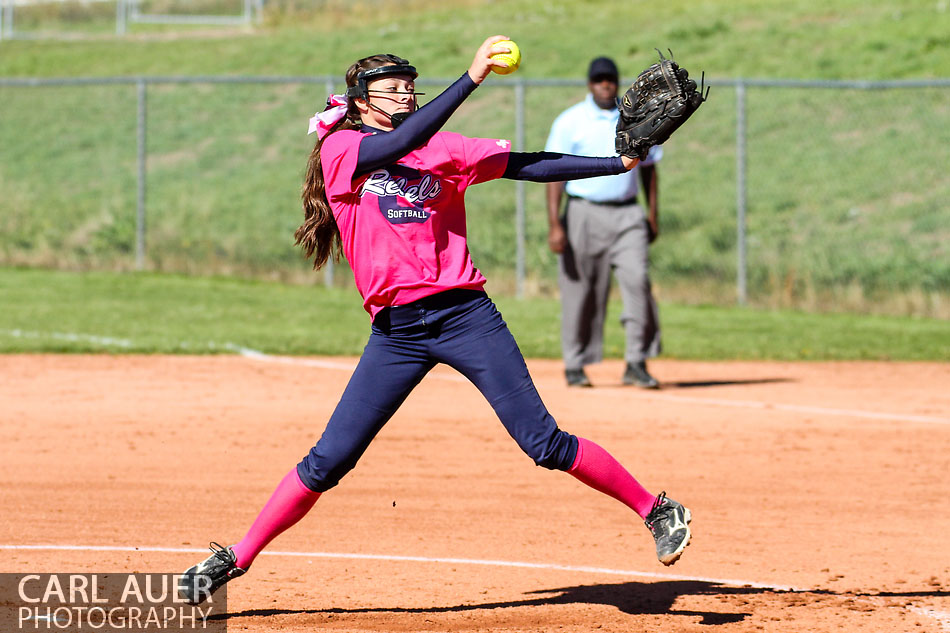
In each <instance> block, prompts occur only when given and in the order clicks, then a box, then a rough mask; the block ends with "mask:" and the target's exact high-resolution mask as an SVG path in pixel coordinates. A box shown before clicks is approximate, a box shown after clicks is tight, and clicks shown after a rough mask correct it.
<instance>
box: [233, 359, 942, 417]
mask: <svg viewBox="0 0 950 633" xmlns="http://www.w3.org/2000/svg"><path fill="white" fill-rule="evenodd" d="M232 349H233V350H234V351H235V352H237V353H238V354H240V355H241V356H244V357H245V358H250V359H252V360H257V361H261V362H267V363H284V364H293V365H303V366H309V367H320V368H326V369H343V370H349V371H352V370H353V369H354V368H355V367H356V365H355V364H346V363H340V362H333V361H323V360H315V359H307V358H294V357H290V356H271V355H270V354H265V353H263V352H258V351H256V350H251V349H247V348H243V347H239V346H237V345H235V346H233V347H232ZM430 376H431V377H432V378H436V379H438V380H449V381H452V382H468V380H467V379H466V378H465V377H464V376H460V375H453V374H439V373H434V374H430ZM577 393H578V395H580V396H583V395H586V392H583V391H580V390H578V392H577ZM633 393H634V392H633V391H631V390H626V391H618V390H616V389H613V390H609V389H603V390H597V391H596V396H597V397H598V398H600V397H601V396H604V395H609V396H623V397H625V398H629V397H630V396H631V395H632V394H633ZM636 396H637V397H639V398H644V399H654V400H666V401H670V402H678V403H687V404H702V405H712V406H720V407H738V408H745V409H763V410H779V411H789V412H792V413H806V414H813V415H827V416H844V417H851V418H863V419H870V420H892V421H898V422H916V423H922V424H946V425H950V418H940V417H935V416H927V415H910V414H906V413H885V412H878V411H862V410H859V409H835V408H830V407H814V406H807V405H795V404H781V403H773V402H760V401H757V400H724V399H720V398H697V397H695V396H679V395H673V394H662V393H655V392H645V391H644V392H636Z"/></svg>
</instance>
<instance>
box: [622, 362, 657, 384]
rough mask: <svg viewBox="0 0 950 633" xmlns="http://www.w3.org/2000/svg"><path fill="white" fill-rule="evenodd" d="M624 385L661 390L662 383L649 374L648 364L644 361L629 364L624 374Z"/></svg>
mask: <svg viewBox="0 0 950 633" xmlns="http://www.w3.org/2000/svg"><path fill="white" fill-rule="evenodd" d="M623 384H625V385H636V386H637V387H643V388H644V389H659V388H660V383H659V382H657V380H656V378H654V377H653V376H651V375H650V374H649V372H647V364H646V363H645V362H644V361H642V360H641V361H640V362H639V363H627V369H626V370H625V371H624V372H623Z"/></svg>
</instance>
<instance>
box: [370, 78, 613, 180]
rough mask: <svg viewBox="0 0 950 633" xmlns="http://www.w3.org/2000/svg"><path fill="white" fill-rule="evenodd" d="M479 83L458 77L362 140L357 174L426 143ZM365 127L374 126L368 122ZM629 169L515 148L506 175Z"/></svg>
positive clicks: (584, 174)
mask: <svg viewBox="0 0 950 633" xmlns="http://www.w3.org/2000/svg"><path fill="white" fill-rule="evenodd" d="M477 87H478V84H476V83H475V82H474V81H472V78H471V77H469V74H468V73H467V72H466V73H463V74H462V76H461V77H459V78H458V80H457V81H456V82H455V83H453V84H452V85H451V86H449V87H448V88H446V89H445V91H444V92H442V94H440V95H439V96H438V97H436V98H435V99H433V100H432V101H430V102H429V103H427V104H426V105H424V106H423V107H421V108H419V109H418V110H417V111H416V112H414V113H413V114H412V116H410V117H408V118H407V119H406V120H405V121H404V122H403V123H402V125H400V126H399V127H397V128H396V129H394V130H392V131H390V132H384V131H382V130H375V131H376V132H377V133H376V134H372V135H370V136H367V137H366V138H364V139H363V140H362V141H361V142H360V149H359V156H358V157H357V159H356V175H360V174H365V173H368V172H371V171H373V170H374V169H378V168H380V167H384V166H386V165H390V164H392V163H394V162H396V161H397V160H399V159H400V158H402V157H403V156H405V155H406V154H408V153H409V152H411V151H412V150H413V149H415V148H417V147H419V146H420V145H424V144H425V143H426V142H427V141H428V140H429V139H430V138H432V136H433V135H434V134H435V133H436V132H438V131H439V130H440V129H441V128H442V126H443V125H445V122H446V121H448V120H449V117H450V116H452V113H453V112H455V110H457V109H458V107H459V106H460V105H461V104H462V102H463V101H465V99H466V97H468V95H470V94H472V92H473V91H474V90H475V88H477ZM363 128H364V129H368V130H374V128H371V127H369V126H366V125H364V126H363ZM624 171H626V169H625V168H624V166H623V161H622V160H621V158H620V157H619V156H613V157H609V158H591V157H587V156H575V155H573V154H558V153H555V152H511V153H510V154H509V156H508V166H507V167H506V168H505V173H504V174H503V175H502V177H503V178H508V179H511V180H530V181H533V182H556V181H561V180H576V179H578V178H590V177H592V176H608V175H613V174H620V173H623V172H624Z"/></svg>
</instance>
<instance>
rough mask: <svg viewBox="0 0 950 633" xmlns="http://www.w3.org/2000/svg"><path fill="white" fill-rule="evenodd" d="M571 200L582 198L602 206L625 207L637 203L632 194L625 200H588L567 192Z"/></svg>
mask: <svg viewBox="0 0 950 633" xmlns="http://www.w3.org/2000/svg"><path fill="white" fill-rule="evenodd" d="M567 197H568V198H570V199H571V200H583V201H584V202H589V203H590V204H596V205H599V206H602V207H625V206H628V205H631V204H637V197H636V196H633V197H632V198H627V199H626V200H605V201H602V202H601V201H598V200H588V199H587V198H582V197H580V196H572V195H570V194H568V196H567Z"/></svg>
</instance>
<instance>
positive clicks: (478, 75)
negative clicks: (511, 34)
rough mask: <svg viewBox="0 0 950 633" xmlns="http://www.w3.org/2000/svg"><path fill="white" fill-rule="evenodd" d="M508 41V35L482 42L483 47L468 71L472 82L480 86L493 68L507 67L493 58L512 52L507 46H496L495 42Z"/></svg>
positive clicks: (492, 37) (480, 47) (493, 36)
mask: <svg viewBox="0 0 950 633" xmlns="http://www.w3.org/2000/svg"><path fill="white" fill-rule="evenodd" d="M507 39H508V37H507V36H506V35H492V36H491V37H489V38H488V39H487V40H485V41H484V42H482V45H481V46H479V47H478V50H477V51H475V59H473V60H472V65H471V67H470V68H469V69H468V76H469V77H471V78H472V81H474V82H475V83H477V84H480V83H482V82H483V81H485V77H487V76H488V73H490V72H491V69H492V66H498V67H499V68H501V67H503V66H504V65H505V63H504V62H500V61H495V60H493V59H492V58H491V56H492V55H494V54H495V53H510V52H511V51H510V50H509V48H508V47H507V46H495V42H501V41H502V40H507Z"/></svg>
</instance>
